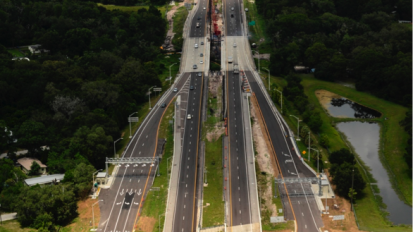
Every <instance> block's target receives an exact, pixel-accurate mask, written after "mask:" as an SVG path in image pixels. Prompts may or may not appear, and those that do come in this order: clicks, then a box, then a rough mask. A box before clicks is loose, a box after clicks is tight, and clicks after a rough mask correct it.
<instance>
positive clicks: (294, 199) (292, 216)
mask: <svg viewBox="0 0 413 232" xmlns="http://www.w3.org/2000/svg"><path fill="white" fill-rule="evenodd" d="M224 12H225V17H224V19H225V24H224V25H226V27H225V29H226V30H225V35H226V36H225V45H224V46H225V50H224V49H222V51H223V52H225V54H224V55H223V56H222V57H223V59H225V62H224V65H225V70H226V71H227V77H228V83H229V85H228V104H229V105H228V106H229V108H230V109H228V113H229V115H228V120H229V137H230V147H231V152H230V154H231V161H230V164H231V165H230V175H231V177H230V180H231V183H230V186H231V187H230V193H231V195H230V201H231V204H230V207H231V215H230V218H231V226H237V225H239V224H244V225H245V224H247V223H251V219H250V217H247V216H246V215H242V214H240V213H239V210H241V213H242V212H243V211H242V210H245V209H246V208H247V207H248V205H249V204H248V203H249V202H248V200H247V199H245V198H246V195H247V194H246V192H247V191H246V190H247V188H248V187H249V186H251V185H248V183H247V181H246V180H247V179H246V177H245V176H244V177H242V176H239V175H238V173H234V171H237V170H233V169H234V168H241V166H240V164H241V163H235V162H239V159H240V157H237V156H239V153H238V154H237V153H236V154H233V149H234V148H235V149H238V150H235V152H242V146H240V145H241V144H237V142H238V143H239V141H241V140H242V136H240V135H243V134H242V133H240V131H236V130H235V128H234V126H235V125H236V124H237V123H238V122H236V120H235V117H238V115H235V114H233V115H231V114H230V113H231V111H232V112H234V111H235V112H236V111H237V110H246V109H242V108H241V107H240V106H237V99H236V98H238V99H240V97H241V96H238V97H236V95H237V93H234V92H233V93H231V92H230V91H234V90H235V89H236V86H231V83H232V82H233V84H236V83H237V82H236V81H235V80H236V79H237V78H233V74H232V70H233V67H234V66H233V65H234V64H235V63H237V64H238V65H239V68H240V69H242V70H244V71H245V75H246V77H247V79H248V81H249V84H250V86H251V90H252V92H254V93H255V96H256V98H257V101H258V103H259V106H260V109H261V112H262V115H263V119H264V121H265V124H266V127H267V130H268V133H269V137H270V140H271V143H272V146H273V149H274V152H275V154H276V159H277V160H278V163H279V169H280V172H281V175H282V176H283V177H284V178H314V177H315V174H314V172H313V171H311V170H310V169H309V168H308V167H307V166H305V165H304V164H303V162H302V161H301V160H300V158H299V157H298V156H297V154H296V152H295V151H294V148H293V147H294V146H293V144H292V142H291V138H290V136H291V134H290V129H289V128H288V126H287V125H285V123H284V121H283V120H282V119H280V118H278V117H279V116H278V115H277V116H276V114H275V112H273V110H272V109H271V106H270V103H269V102H268V101H267V99H266V97H265V95H264V91H266V90H265V89H263V88H262V86H260V85H262V84H260V83H258V82H257V81H256V78H259V75H258V73H256V71H254V67H255V65H254V63H253V59H252V57H251V56H252V54H251V50H250V47H249V44H248V38H247V37H246V36H245V34H246V33H245V32H244V28H245V27H244V26H245V23H247V22H244V21H245V17H244V15H243V14H244V9H243V7H242V3H241V2H240V1H239V0H228V1H225V2H224ZM229 56H232V57H233V63H232V64H230V63H228V62H227V59H228V57H229ZM254 73H255V75H254ZM238 85H239V82H238ZM238 91H241V88H240V87H239V86H238ZM234 94H235V95H234ZM232 97H234V98H232ZM231 99H232V100H231ZM232 101H234V103H235V104H232ZM231 105H232V106H233V107H234V110H233V109H231ZM237 120H238V118H237ZM231 131H232V132H231ZM233 138H236V140H238V141H236V142H235V145H234V144H233V142H234V141H232V140H233ZM237 145H238V146H237ZM235 157H237V158H238V160H233V159H234V158H235ZM243 162H244V163H245V161H243ZM242 172H243V173H245V170H243V171H242ZM234 175H236V176H235V178H234ZM238 176H239V178H240V179H241V178H244V179H243V180H241V181H239V184H240V185H241V186H239V189H240V190H243V188H244V190H243V192H244V194H240V193H239V192H238V193H237V190H238V186H237V184H238V182H237V181H238ZM234 179H235V180H234ZM233 182H234V183H233ZM280 188H281V189H284V190H285V194H286V195H289V196H290V197H285V198H284V199H283V202H284V205H285V216H286V218H287V220H296V221H297V229H298V231H306V232H308V231H318V228H320V227H321V226H322V225H323V223H322V220H321V216H320V214H319V210H318V207H317V204H316V202H315V198H314V196H313V195H312V192H311V191H309V184H308V183H303V184H301V183H298V184H288V183H287V184H285V185H284V186H283V185H281V186H280ZM287 193H288V194H287ZM237 194H238V195H237ZM237 196H240V197H239V198H243V199H244V200H243V201H240V199H239V198H238V199H237ZM237 211H238V214H237Z"/></svg>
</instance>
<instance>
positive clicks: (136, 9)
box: [98, 3, 166, 18]
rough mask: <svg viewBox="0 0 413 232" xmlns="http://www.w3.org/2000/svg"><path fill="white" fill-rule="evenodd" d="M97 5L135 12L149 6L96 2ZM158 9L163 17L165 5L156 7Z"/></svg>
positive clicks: (108, 8) (109, 8)
mask: <svg viewBox="0 0 413 232" xmlns="http://www.w3.org/2000/svg"><path fill="white" fill-rule="evenodd" d="M98 6H102V7H104V8H106V9H107V10H120V11H126V12H135V11H138V10H140V9H143V8H145V9H149V6H116V5H105V4H102V3H98ZM157 8H158V10H160V11H161V14H162V17H163V18H164V17H165V10H166V8H165V6H161V7H157Z"/></svg>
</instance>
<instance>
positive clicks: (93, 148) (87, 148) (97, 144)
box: [70, 126, 113, 166]
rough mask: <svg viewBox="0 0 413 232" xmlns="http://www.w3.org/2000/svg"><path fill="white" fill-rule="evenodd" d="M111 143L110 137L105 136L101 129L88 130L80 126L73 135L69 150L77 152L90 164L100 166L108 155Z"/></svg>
mask: <svg viewBox="0 0 413 232" xmlns="http://www.w3.org/2000/svg"><path fill="white" fill-rule="evenodd" d="M112 141H113V139H112V137H111V136H107V135H106V134H105V130H104V129H103V128H102V127H99V126H93V127H92V129H89V128H88V127H86V126H82V127H81V128H79V129H78V130H77V131H76V133H75V134H74V135H73V138H72V139H71V141H70V149H73V151H75V152H79V153H80V154H81V155H82V156H84V157H85V158H86V159H87V160H89V162H91V163H92V164H94V165H96V166H102V165H103V160H104V158H105V157H107V156H108V155H109V152H110V150H109V146H110V145H111V142H112Z"/></svg>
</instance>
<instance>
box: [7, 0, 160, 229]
mask: <svg viewBox="0 0 413 232" xmlns="http://www.w3.org/2000/svg"><path fill="white" fill-rule="evenodd" d="M158 2H159V1H157V2H155V1H154V2H153V3H158ZM165 35H166V20H165V19H164V18H162V15H161V12H160V11H159V10H158V9H157V8H156V7H154V6H152V5H151V6H149V7H148V8H142V9H140V10H138V11H137V12H122V11H119V10H115V11H109V10H106V9H105V8H103V7H99V6H98V5H97V4H96V3H93V2H85V1H67V0H53V1H46V0H45V1H33V0H31V1H28V0H17V1H10V0H0V153H3V152H8V153H9V157H10V158H11V159H12V160H13V161H15V160H16V156H15V154H14V152H15V151H17V150H18V149H27V150H28V151H29V154H28V155H29V156H31V157H36V158H38V159H40V160H41V161H42V162H43V163H45V164H46V165H47V166H48V172H49V173H65V174H66V175H65V180H64V183H66V184H65V186H66V190H65V191H64V193H65V196H57V195H56V194H57V193H58V192H59V189H60V188H59V189H56V188H53V187H50V188H49V187H48V188H42V189H41V191H39V190H38V189H37V190H36V189H34V190H31V189H30V188H27V187H23V184H22V180H24V178H25V174H23V173H21V172H19V171H18V170H16V169H15V168H13V162H11V163H10V162H9V161H7V160H2V161H1V162H0V172H1V177H0V181H1V183H0V191H1V193H0V203H1V205H2V210H3V211H4V210H5V211H16V210H17V211H18V212H19V221H20V222H21V223H22V224H23V225H25V226H33V227H36V228H44V230H45V231H47V230H50V231H53V230H54V228H55V227H54V225H55V224H57V225H62V224H64V223H67V222H69V221H70V220H71V218H73V217H74V216H76V213H75V211H76V204H75V205H74V206H73V205H70V204H69V202H70V201H71V200H72V199H75V198H76V199H79V198H83V197H84V196H85V191H86V190H87V191H86V193H87V192H88V191H89V190H90V188H91V179H92V175H91V173H93V171H94V170H96V169H99V168H103V167H104V159H105V157H107V156H111V155H113V140H114V139H117V138H119V137H120V136H121V128H124V127H125V126H126V125H127V117H128V115H129V114H131V113H133V112H136V111H139V109H140V107H141V105H142V103H144V102H146V101H147V97H146V95H145V94H146V92H147V90H148V88H149V87H151V86H154V85H157V86H160V87H161V86H162V83H161V81H160V79H159V78H158V74H159V73H160V72H162V67H161V68H160V67H159V65H157V63H156V62H154V60H155V59H156V57H157V56H158V55H160V52H161V51H160V48H159V47H160V45H161V44H162V42H163V40H164V38H165ZM31 44H41V45H42V48H43V49H47V50H49V52H48V53H42V54H38V55H31V56H29V58H30V62H29V61H26V60H21V61H14V60H12V55H11V54H10V53H9V51H8V50H9V49H20V48H21V47H20V46H24V45H31ZM17 47H19V48H17ZM44 145H46V146H48V147H50V149H49V150H45V151H43V150H42V149H40V147H41V146H44ZM79 165H84V166H81V167H79ZM81 172H84V173H83V174H79V173H81ZM82 176H87V177H86V178H84V179H82ZM5 183H7V184H5ZM22 190H24V191H22ZM60 192H61V190H60ZM40 193H41V194H40ZM19 194H20V195H19ZM39 194H40V195H39ZM42 194H43V195H53V196H55V197H54V198H53V200H55V202H48V203H47V204H43V203H42V204H43V205H45V207H43V208H42V207H40V205H39V204H40V203H39V204H36V202H41V201H42V200H43V199H39V197H41V195H42ZM16 196H19V197H18V198H17V197H16ZM59 197H60V198H59ZM17 199H19V203H18V204H17V202H16V200H17ZM22 201H23V202H22ZM5 202H7V204H6V203H5ZM66 203H67V204H69V205H66V208H65V209H62V210H67V211H68V212H65V213H63V214H64V215H65V217H64V218H59V217H57V216H58V215H60V214H61V213H59V212H56V210H57V207H56V205H59V204H63V205H65V204H66ZM26 204H28V205H32V206H30V207H32V209H31V210H28V209H23V208H22V209H20V208H19V205H26ZM39 207H40V208H42V210H39V209H40V208H39ZM73 210H75V211H73Z"/></svg>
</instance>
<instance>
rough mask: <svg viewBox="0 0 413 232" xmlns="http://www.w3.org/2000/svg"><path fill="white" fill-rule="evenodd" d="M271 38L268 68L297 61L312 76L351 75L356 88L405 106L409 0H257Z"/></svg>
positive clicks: (285, 68) (284, 69)
mask: <svg viewBox="0 0 413 232" xmlns="http://www.w3.org/2000/svg"><path fill="white" fill-rule="evenodd" d="M256 4H257V8H258V11H259V12H260V14H261V15H263V17H264V18H265V19H266V20H267V21H266V22H267V33H268V34H269V36H270V37H271V40H272V44H273V51H272V54H271V66H270V68H271V72H274V73H277V74H288V73H289V72H290V71H291V70H293V67H294V66H295V65H298V64H302V65H305V66H307V67H310V68H315V77H316V78H320V79H324V80H329V81H334V80H343V79H347V78H351V79H354V80H355V82H356V88H357V89H358V90H361V91H367V92H371V93H372V94H374V95H376V96H379V97H381V98H384V99H386V100H390V101H393V102H396V103H399V104H402V105H405V106H408V105H411V100H412V89H411V86H412V78H411V77H412V54H411V52H412V30H411V24H402V23H398V20H408V21H411V20H412V2H411V1H410V0H383V1H379V0H362V1H347V0H310V1H309V0H294V1H284V0H275V1H274V0H257V1H256Z"/></svg>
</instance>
